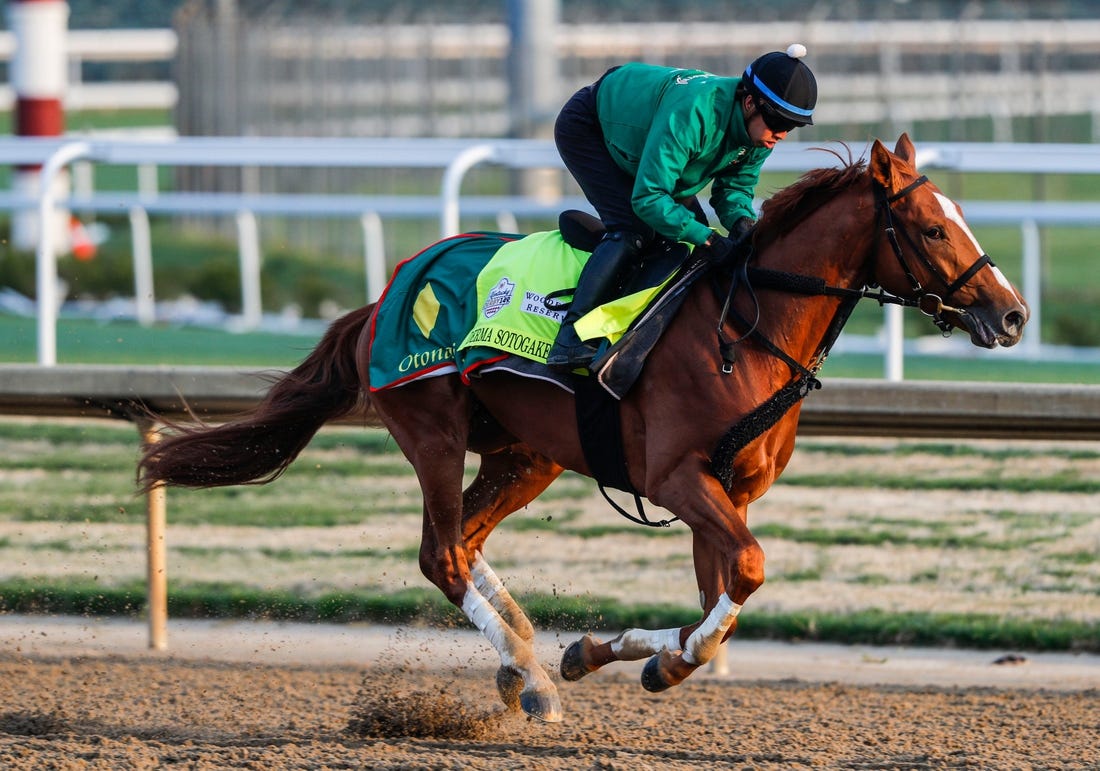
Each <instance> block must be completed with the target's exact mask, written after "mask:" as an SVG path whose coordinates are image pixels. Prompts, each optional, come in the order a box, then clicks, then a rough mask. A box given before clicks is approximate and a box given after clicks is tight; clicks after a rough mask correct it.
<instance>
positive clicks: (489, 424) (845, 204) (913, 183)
mask: <svg viewBox="0 0 1100 771" xmlns="http://www.w3.org/2000/svg"><path fill="white" fill-rule="evenodd" d="M914 155H915V153H914V149H913V145H912V143H911V142H910V140H909V138H908V136H906V135H902V137H901V138H900V139H899V140H898V142H897V146H896V148H895V149H894V151H893V152H890V151H889V150H888V149H887V148H886V147H885V146H884V145H883V144H882V143H881V142H879V141H875V142H874V143H873V145H872V146H871V149H870V159H869V160H866V159H860V160H856V161H851V160H849V161H847V162H844V163H842V164H841V166H840V167H838V168H827V169H818V170H815V171H811V172H808V173H807V174H806V175H805V176H804V177H803V178H802V179H801V180H799V181H798V182H796V183H795V184H793V185H791V186H790V187H787V188H786V189H784V190H782V191H780V192H779V193H778V194H776V195H775V196H774V197H773V198H771V199H770V200H769V201H767V202H766V203H765V204H764V207H763V212H762V216H761V219H760V221H759V223H758V225H757V228H756V232H755V235H754V247H755V252H754V254H755V256H754V257H753V258H752V266H751V270H750V271H749V272H748V273H747V274H742V275H744V276H745V278H746V279H747V280H748V281H749V282H750V283H751V280H752V278H753V276H756V277H761V276H765V277H770V279H769V280H768V281H765V282H760V281H757V282H756V286H755V287H750V286H749V285H748V284H746V283H745V282H744V281H742V282H741V283H740V284H739V285H738V286H739V287H740V288H738V289H737V290H736V291H729V292H727V291H725V290H723V291H720V292H719V291H715V288H716V286H718V285H719V284H721V285H723V286H725V287H728V286H730V284H731V277H732V276H733V275H735V274H736V271H733V272H731V271H730V270H729V269H728V268H714V269H711V274H712V278H713V279H714V280H710V279H709V278H707V277H704V279H703V280H700V281H698V282H696V283H695V285H694V286H693V287H692V288H691V289H690V290H689V291H690V294H689V296H688V299H687V301H686V302H685V303H684V304H683V306H682V308H681V309H680V311H679V313H678V315H677V316H676V317H675V318H674V319H673V321H672V323H671V324H670V325H669V327H668V329H667V330H666V331H665V333H664V335H663V337H662V338H661V339H660V341H659V342H658V343H657V345H656V346H655V347H654V348H653V350H652V351H651V353H650V355H649V358H648V360H647V362H646V365H645V369H644V370H643V371H642V374H641V376H640V378H639V380H638V381H637V382H636V383H635V385H634V386H633V388H632V389H631V390H630V391H629V393H628V394H627V395H626V397H625V398H624V399H623V400H622V402H621V419H622V429H623V442H624V450H625V457H626V461H627V469H628V473H629V478H630V482H631V484H632V485H633V486H634V488H635V489H636V490H638V491H639V492H640V493H641V494H642V495H643V496H644V497H645V498H647V499H649V500H650V501H651V502H652V503H653V504H655V505H657V506H661V507H664V508H665V509H667V510H668V511H670V512H672V513H673V514H674V515H676V516H677V517H679V518H680V519H681V520H682V521H683V522H684V523H685V524H687V526H688V527H689V528H690V529H691V533H692V538H693V556H694V565H695V575H696V580H697V583H698V588H699V592H700V598H701V601H702V615H701V617H700V619H699V620H698V621H697V622H695V623H693V624H690V625H688V626H686V627H682V628H673V629H660V630H645V629H631V630H627V631H624V632H623V633H622V634H620V635H619V636H618V637H616V638H615V639H613V640H611V641H609V642H600V641H599V640H597V639H595V638H594V637H592V636H591V635H588V636H585V637H584V638H583V639H581V640H579V641H577V642H575V643H573V644H572V645H571V646H570V647H569V648H568V649H567V651H566V653H565V655H564V656H563V659H562V663H561V675H562V677H563V678H564V679H566V680H576V679H579V678H580V677H582V676H584V675H585V674H587V673H589V672H592V671H595V670H596V669H598V668H599V667H602V666H603V665H605V664H608V663H610V662H613V661H625V660H639V659H642V658H646V657H651V658H650V660H649V661H648V662H647V664H646V666H645V669H644V672H643V675H642V682H643V685H644V686H645V688H647V689H649V690H651V691H660V690H663V689H665V688H668V687H670V686H673V685H677V684H679V683H680V682H682V681H683V680H684V679H685V678H686V677H687V676H688V675H690V674H691V673H692V672H693V671H695V670H696V669H697V668H698V667H699V666H701V665H703V664H705V663H706V662H707V661H708V660H710V659H711V658H712V657H713V656H714V655H715V653H716V651H717V650H718V647H719V645H720V644H721V643H722V642H723V641H724V640H726V639H727V638H728V637H729V636H730V635H731V634H732V633H733V631H734V629H735V628H736V626H737V615H738V613H739V611H740V610H741V606H742V605H743V604H744V603H745V601H746V600H748V598H749V596H750V595H751V594H752V593H753V592H754V591H756V589H757V588H759V587H760V585H761V584H762V583H763V581H764V553H763V551H762V549H761V547H760V544H759V543H758V542H757V540H756V538H754V537H753V534H752V532H751V531H750V529H749V526H748V506H749V504H750V503H751V502H752V501H754V500H755V499H757V498H759V497H760V496H761V495H763V494H764V492H765V491H766V490H767V489H768V488H769V487H770V486H771V485H772V483H773V482H775V480H776V478H777V477H778V476H779V474H780V473H781V472H782V471H783V468H784V467H785V466H786V464H787V462H788V460H789V459H790V457H791V452H792V451H793V449H794V443H795V430H796V428H797V425H798V417H799V410H800V407H799V404H800V402H799V398H800V397H801V396H803V395H805V392H806V391H807V390H808V389H809V388H811V387H814V386H816V385H818V384H817V381H816V379H815V378H814V375H815V374H816V372H817V368H818V367H819V366H820V364H821V360H822V359H823V358H824V354H825V353H827V349H828V346H829V345H831V343H832V341H833V340H834V339H835V336H836V334H837V333H839V327H840V326H841V325H843V321H844V319H845V318H846V313H847V311H848V310H850V308H851V305H852V304H854V299H853V298H858V297H859V296H865V295H867V294H869V293H870V290H869V289H868V287H873V286H875V285H877V286H879V287H881V290H882V291H881V292H880V293H878V294H877V295H876V296H877V297H878V298H879V299H880V300H881V299H883V298H884V297H885V298H889V301H896V302H902V303H904V304H909V305H918V304H919V306H920V308H921V309H922V310H923V311H925V312H926V313H927V314H928V315H931V316H934V318H935V320H936V322H937V323H938V324H939V325H940V326H941V328H943V329H944V330H948V329H950V328H952V327H955V328H959V329H962V330H964V331H965V332H966V333H968V334H969V335H970V339H971V341H972V342H973V344H974V345H977V346H980V347H983V348H994V347H996V346H997V345H1003V346H1010V345H1013V344H1015V343H1016V342H1017V341H1018V340H1019V339H1020V335H1021V333H1022V329H1023V326H1024V324H1025V322H1026V321H1027V318H1028V310H1027V307H1026V305H1025V303H1024V301H1023V300H1022V299H1021V296H1020V294H1019V292H1017V291H1016V289H1015V288H1014V287H1013V286H1012V284H1010V283H1009V282H1008V281H1007V280H1006V279H1005V277H1004V275H1002V273H1001V272H1000V271H999V270H998V269H997V268H996V267H995V266H994V265H993V263H992V262H990V260H989V258H988V257H987V256H986V255H985V253H984V252H983V251H982V249H981V247H980V246H979V245H978V242H977V240H976V239H975V237H974V235H973V234H972V233H971V231H970V229H969V228H968V227H967V225H966V223H965V221H964V220H963V216H962V212H961V211H960V210H959V207H958V206H957V205H956V204H955V203H954V202H952V201H951V200H950V199H949V198H947V197H946V196H945V195H944V194H943V193H941V192H940V191H939V189H938V188H937V187H936V186H935V185H934V184H933V183H931V182H929V181H928V180H927V179H926V178H925V177H923V176H922V175H920V174H919V172H917V171H916V170H915V168H914V166H913V159H914ZM841 160H842V161H843V159H841ZM723 282H724V283H723ZM785 282H786V283H785ZM727 298H729V300H728V302H727ZM376 311H377V309H376V308H375V307H374V306H367V307H365V308H361V309H359V310H357V311H353V312H351V313H349V314H348V315H347V316H345V317H343V318H342V319H339V320H337V321H336V322H334V323H333V324H332V326H331V327H330V328H329V330H328V332H327V333H326V334H325V336H324V338H323V339H322V340H321V342H320V343H319V344H318V346H317V348H316V349H315V350H314V351H313V352H312V353H311V354H310V355H309V356H308V357H307V358H306V359H305V360H304V361H303V363H302V364H301V365H299V366H298V367H297V368H296V369H294V370H293V371H292V372H290V373H288V374H286V375H285V376H283V377H282V378H281V379H280V380H278V381H277V382H276V383H275V384H274V385H273V386H272V388H271V389H270V390H269V392H268V393H267V395H266V396H265V398H264V400H263V401H262V403H261V404H260V406H259V407H257V408H256V410H255V411H254V412H253V413H251V414H250V415H248V416H245V417H243V418H242V419H240V420H238V421H235V422H232V423H228V424H225V425H222V426H212V427H203V426H199V427H193V428H187V429H182V432H181V433H178V434H175V435H173V436H170V437H167V438H165V439H163V440H162V441H160V442H158V443H156V444H154V445H152V446H150V447H149V448H147V450H146V452H145V454H144V456H143V458H142V459H141V464H140V469H141V474H142V482H143V483H144V484H145V485H146V486H149V485H151V484H153V483H154V482H156V481H163V482H164V483H167V484H169V485H186V486H195V487H203V486H214V485H229V484H243V483H264V482H269V481H271V480H272V479H274V478H275V477H277V476H278V475H279V474H280V473H282V471H283V470H285V469H286V467H287V466H289V465H290V463H291V462H292V461H293V460H294V458H295V457H296V456H297V454H298V453H299V452H300V451H301V450H302V448H303V447H305V446H306V444H307V443H308V442H309V441H310V439H311V438H312V436H313V434H314V433H315V432H316V431H317V429H319V428H320V427H321V426H322V425H323V424H325V423H326V422H328V421H330V420H333V419H335V418H339V417H343V416H346V415H349V414H351V413H352V412H353V411H355V410H357V409H362V408H363V407H364V405H368V406H369V407H370V408H373V410H374V411H375V412H376V413H377V416H378V417H379V418H380V419H381V422H382V424H383V425H384V426H385V427H386V428H387V429H388V430H389V431H390V433H391V434H392V435H393V437H394V439H395V440H396V442H397V444H398V446H399V447H400V448H401V450H402V452H403V453H404V454H405V456H406V457H407V458H408V460H409V461H410V462H411V463H412V466H413V468H414V469H415V470H416V474H417V477H418V479H419V482H420V487H421V491H422V492H423V497H424V526H423V538H422V543H421V547H420V567H421V569H422V571H423V573H424V575H425V576H427V578H428V579H429V580H430V581H431V582H432V583H433V584H435V585H436V586H437V587H439V589H440V590H441V591H442V592H443V594H444V595H446V597H447V599H448V600H450V601H451V602H452V603H454V604H455V605H456V606H458V607H459V608H461V609H462V610H463V611H464V612H465V614H466V616H467V617H468V618H469V619H470V621H471V622H473V624H474V625H475V626H477V628H478V629H479V630H481V632H482V633H483V634H484V635H485V637H486V638H487V639H488V641H489V642H490V643H491V644H492V646H493V648H495V649H496V651H497V653H498V654H499V656H500V659H501V667H500V670H499V671H498V675H497V685H498V689H499V691H500V694H501V697H502V699H503V700H504V701H505V703H506V704H508V705H509V706H510V707H512V708H522V709H523V710H524V711H525V712H527V713H528V714H529V715H532V716H534V717H536V718H539V719H541V720H545V721H558V720H560V719H561V716H562V711H561V704H560V701H559V697H558V693H557V689H556V687H555V685H554V682H553V681H552V680H551V677H550V676H549V675H548V674H547V672H546V671H545V670H544V669H543V668H542V666H540V664H539V663H538V661H537V659H536V655H535V651H534V649H533V646H532V640H533V638H534V630H533V628H532V626H531V623H530V621H529V620H528V619H527V617H526V616H525V615H524V613H523V611H522V610H521V609H520V607H519V606H518V605H517V603H516V602H515V600H514V599H513V598H512V596H511V595H510V594H509V593H508V591H507V590H506V589H505V587H504V585H503V584H502V583H501V581H500V579H499V578H498V577H497V576H496V574H495V573H494V572H493V570H492V569H491V568H490V566H489V563H488V562H487V561H486V558H485V553H486V549H485V545H486V539H488V537H489V535H490V533H492V532H493V529H494V528H495V527H496V526H497V525H498V524H499V523H500V522H501V521H502V520H503V519H504V518H505V517H507V516H508V515H509V514H511V513H512V512H514V511H516V510H517V509H520V508H522V507H523V506H525V505H526V504H528V503H529V502H531V501H532V500H534V499H535V498H536V497H537V496H538V495H539V494H540V493H542V491H543V490H545V489H546V487H547V486H548V485H549V484H550V483H551V482H552V481H553V480H554V479H555V478H556V477H557V476H558V475H559V474H561V473H562V471H563V470H564V469H572V470H574V471H576V472H579V473H581V474H589V468H588V466H587V464H586V463H585V458H584V454H583V452H582V449H581V443H580V440H579V438H578V430H577V426H576V417H575V413H574V401H573V396H572V395H571V394H570V393H568V392H567V391H566V390H564V389H562V388H559V387H557V386H556V385H554V384H552V383H549V382H545V381H541V380H538V379H527V378H523V377H520V376H518V375H515V374H509V373H505V372H493V373H487V374H485V375H483V376H480V377H474V378H472V379H471V381H470V383H469V384H464V383H463V382H462V381H461V380H460V379H459V377H458V376H457V375H456V374H446V375H439V376H437V377H432V378H426V379H421V380H416V381H413V382H410V383H408V384H406V385H403V386H401V387H398V388H390V389H385V390H380V391H376V392H373V393H371V392H370V391H369V387H370V383H369V381H368V371H369V366H368V365H369V353H370V339H369V330H370V327H371V321H372V316H373V314H374V313H376ZM716 327H717V329H718V330H719V337H720V338H724V339H726V340H727V341H729V340H735V341H736V345H732V346H731V345H729V344H727V345H725V346H722V348H723V351H722V352H720V350H719V348H720V346H718V345H716V344H715V330H716ZM731 348H732V349H736V354H737V355H736V357H733V356H730V355H729V350H730V349H731ZM794 392H797V395H796V396H794V397H793V398H789V399H787V400H786V401H783V400H780V401H779V402H778V403H776V399H775V397H776V396H777V395H780V394H790V393H794ZM767 404H773V405H776V404H777V406H775V408H774V409H773V410H772V414H771V415H770V417H769V418H768V419H767V420H765V421H764V422H763V424H762V425H760V426H759V427H758V428H757V429H756V430H755V431H749V432H747V433H745V432H743V431H742V432H741V433H742V439H741V441H739V442H736V441H735V442H733V443H732V444H731V442H730V441H729V439H728V437H729V434H730V431H729V429H730V427H731V426H732V427H734V428H735V429H736V428H737V427H739V426H744V425H745V424H746V423H750V422H753V420H752V419H753V418H754V416H755V417H759V415H760V412H761V410H760V408H761V405H767ZM746 418H749V419H748V420H747V419H746ZM757 422H759V421H757ZM735 433H736V432H735ZM468 451H469V452H473V453H476V454H478V455H480V467H479V469H478V472H477V475H476V477H475V478H474V480H473V481H472V482H471V483H470V485H469V486H468V487H467V488H466V489H465V490H463V489H462V485H463V470H464V461H465V458H466V454H467V452H468Z"/></svg>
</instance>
